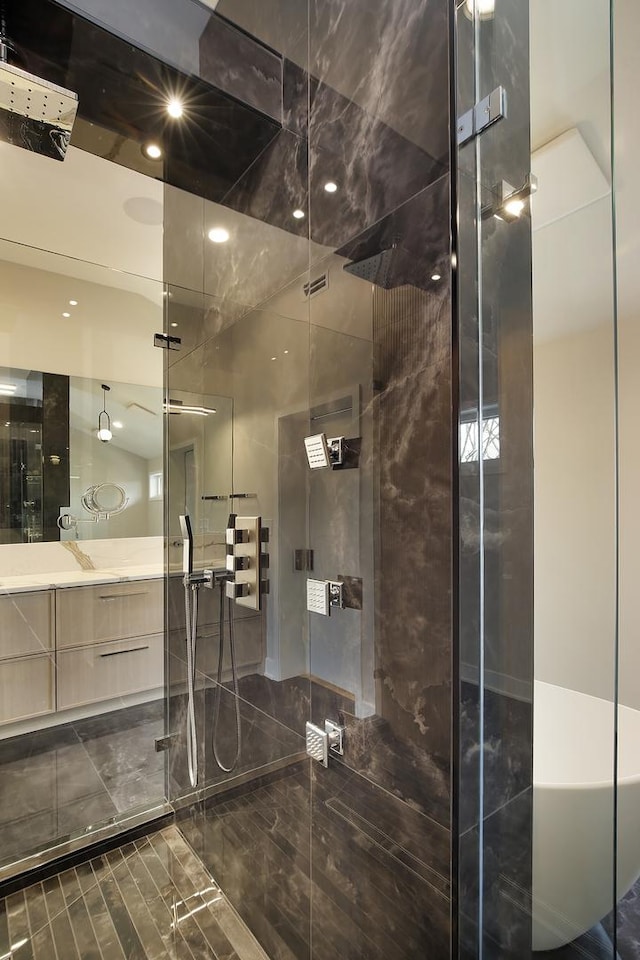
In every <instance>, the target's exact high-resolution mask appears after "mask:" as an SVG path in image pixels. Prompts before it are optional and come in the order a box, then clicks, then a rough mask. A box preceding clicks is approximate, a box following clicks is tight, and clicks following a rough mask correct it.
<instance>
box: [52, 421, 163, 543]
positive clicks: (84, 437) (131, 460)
mask: <svg viewBox="0 0 640 960" xmlns="http://www.w3.org/2000/svg"><path fill="white" fill-rule="evenodd" d="M69 441H70V444H69V445H70V450H71V463H70V471H71V483H70V487H71V512H72V514H73V515H74V516H76V517H85V518H88V517H89V514H88V513H87V512H86V510H83V508H82V505H81V503H80V497H81V495H82V494H83V493H84V491H85V490H86V489H87V487H90V486H91V485H92V484H94V483H105V482H107V481H109V482H111V483H117V484H119V485H120V486H121V487H123V488H124V490H125V491H126V494H127V497H128V498H129V505H128V506H127V508H126V510H125V511H124V512H123V513H121V514H119V515H118V516H115V517H112V518H111V519H110V520H103V521H100V522H99V523H87V524H82V528H81V529H79V530H78V539H80V540H105V539H108V538H110V537H149V536H161V535H162V513H161V511H160V515H159V523H158V516H156V517H155V518H154V519H155V521H156V523H155V526H152V525H150V523H149V461H148V460H145V459H144V458H143V457H136V456H135V454H133V453H128V452H127V451H126V450H121V449H118V447H115V446H114V445H113V444H111V443H101V441H100V440H98V438H97V437H96V436H95V434H93V435H92V434H87V433H83V432H80V431H78V430H71V431H70V433H69Z"/></svg>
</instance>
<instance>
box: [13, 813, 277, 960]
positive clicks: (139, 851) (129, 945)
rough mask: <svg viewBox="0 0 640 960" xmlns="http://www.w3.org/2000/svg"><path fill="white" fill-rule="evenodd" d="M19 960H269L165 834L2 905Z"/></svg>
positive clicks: (182, 846) (174, 836)
mask: <svg viewBox="0 0 640 960" xmlns="http://www.w3.org/2000/svg"><path fill="white" fill-rule="evenodd" d="M0 957H11V958H12V960H168V958H171V960H205V958H206V960H268V958H267V955H266V954H265V953H264V951H263V950H262V948H261V947H260V946H259V945H258V943H257V941H256V940H255V939H254V937H253V936H252V935H251V933H250V932H249V930H248V929H247V927H246V926H245V925H244V923H243V922H242V920H241V919H240V917H239V916H238V914H237V913H236V912H235V910H234V909H233V907H232V906H231V905H230V903H229V902H228V900H227V899H226V897H225V896H224V894H223V893H222V891H221V890H220V888H219V886H218V885H217V883H216V882H215V880H213V879H212V877H211V876H210V875H209V873H207V871H206V870H205V868H204V866H203V865H202V863H201V861H200V860H199V859H198V858H197V857H196V855H195V854H194V853H193V851H192V850H191V848H190V847H189V846H188V844H187V843H186V842H185V840H184V838H183V837H182V835H181V833H180V831H179V830H178V829H177V827H174V826H172V827H167V828H166V829H165V830H162V831H160V832H158V833H155V834H151V835H150V836H148V837H144V838H143V839H141V840H137V841H135V842H134V843H129V844H127V845H126V846H123V847H120V848H119V849H117V850H114V851H112V852H111V853H108V854H106V855H105V856H101V857H98V858H96V859H94V860H92V861H90V862H89V863H85V864H82V865H81V866H78V867H75V868H73V869H70V870H66V871H64V873H60V874H58V875H57V876H54V877H51V878H50V879H48V880H45V881H44V882H43V883H36V884H34V885H33V886H31V887H28V888H27V889H26V890H21V891H20V892H18V893H15V894H12V895H11V896H9V897H7V898H6V899H5V900H0Z"/></svg>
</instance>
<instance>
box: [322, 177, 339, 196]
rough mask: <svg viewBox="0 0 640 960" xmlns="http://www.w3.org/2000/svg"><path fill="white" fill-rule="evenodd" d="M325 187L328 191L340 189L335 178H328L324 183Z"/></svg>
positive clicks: (332, 191)
mask: <svg viewBox="0 0 640 960" xmlns="http://www.w3.org/2000/svg"><path fill="white" fill-rule="evenodd" d="M324 189H325V190H326V191H327V193H335V192H336V190H337V189H338V184H337V183H335V181H333V180H328V181H327V182H326V183H325V185H324Z"/></svg>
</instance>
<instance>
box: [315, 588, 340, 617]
mask: <svg viewBox="0 0 640 960" xmlns="http://www.w3.org/2000/svg"><path fill="white" fill-rule="evenodd" d="M331 607H338V608H339V609H343V608H344V583H343V582H342V581H341V580H313V579H308V580H307V610H308V611H309V612H310V613H319V614H320V616H322V617H328V616H329V615H330V614H331Z"/></svg>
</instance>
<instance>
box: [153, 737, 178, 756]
mask: <svg viewBox="0 0 640 960" xmlns="http://www.w3.org/2000/svg"><path fill="white" fill-rule="evenodd" d="M177 742H178V734H177V733H167V734H165V736H164V737H156V738H155V740H154V745H155V748H156V753H161V752H162V751H163V750H170V749H171V747H173V746H175V744H176V743H177Z"/></svg>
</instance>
